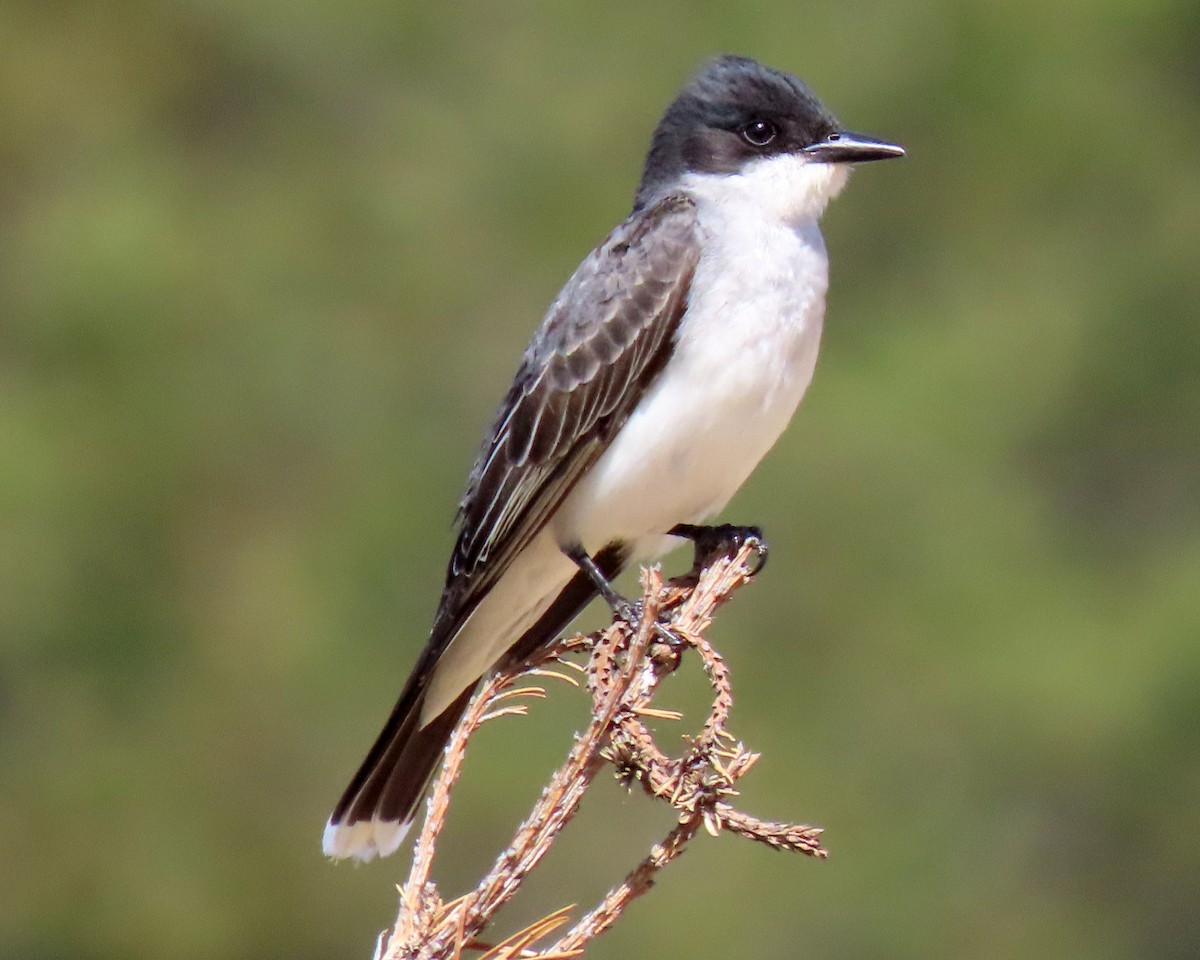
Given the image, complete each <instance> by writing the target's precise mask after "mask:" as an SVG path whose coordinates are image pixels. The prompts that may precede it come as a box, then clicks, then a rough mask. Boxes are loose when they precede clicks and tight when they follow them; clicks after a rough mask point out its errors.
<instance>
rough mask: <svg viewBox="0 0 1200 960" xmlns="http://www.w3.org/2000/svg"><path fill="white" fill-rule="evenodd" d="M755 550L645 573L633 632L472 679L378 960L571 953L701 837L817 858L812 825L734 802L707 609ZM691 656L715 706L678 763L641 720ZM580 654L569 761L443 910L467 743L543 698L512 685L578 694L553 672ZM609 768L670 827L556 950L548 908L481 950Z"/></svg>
mask: <svg viewBox="0 0 1200 960" xmlns="http://www.w3.org/2000/svg"><path fill="white" fill-rule="evenodd" d="M756 549H757V545H756V544H754V543H748V544H746V545H744V546H743V547H742V548H741V549H740V550H739V551H738V552H737V554H736V555H734V556H726V555H720V556H717V557H715V558H712V559H710V562H708V563H707V564H705V565H704V566H703V567H699V566H698V569H697V570H696V571H695V572H693V574H691V575H689V576H687V577H683V578H679V579H677V580H673V581H670V582H669V583H666V584H664V583H663V581H662V577H661V575H660V574H659V572H658V570H657V569H649V570H643V571H642V603H641V618H640V620H639V621H638V622H637V623H629V622H627V621H625V620H622V619H616V620H614V622H613V624H612V626H610V627H609V628H608V629H606V630H603V631H600V632H598V633H595V634H590V635H587V636H574V637H570V638H566V639H564V640H562V641H560V642H559V643H558V644H557V645H555V646H554V647H553V648H551V649H549V650H547V651H546V652H545V653H544V654H542V655H540V656H539V657H538V658H537V660H536V662H533V663H529V664H524V665H522V666H521V667H520V668H514V669H510V670H502V671H501V672H499V673H497V674H495V675H494V676H492V677H490V678H489V679H487V680H486V681H485V682H484V683H483V684H482V686H481V687H480V689H479V691H478V692H477V693H476V695H475V698H474V699H473V700H472V701H471V704H470V706H469V707H468V709H467V712H466V715H465V716H464V717H463V719H462V721H461V722H460V723H459V725H458V727H457V728H456V729H455V731H454V734H453V736H452V737H451V739H450V742H449V744H448V745H447V747H446V754H445V758H444V760H443V765H442V769H441V772H440V773H439V775H438V777H437V779H436V780H435V782H434V786H433V790H432V792H431V793H430V797H429V800H428V805H427V813H426V817H425V822H424V824H423V826H422V829H421V834H420V837H419V838H418V839H417V842H416V848H415V852H414V856H413V862H412V867H411V869H410V871H409V875H408V880H407V881H406V882H405V883H404V885H403V886H402V887H400V888H399V890H400V910H399V915H398V916H397V919H396V923H395V925H394V926H393V927H392V929H391V931H390V933H389V934H388V935H386V936H385V935H384V934H381V935H380V938H379V943H378V945H377V948H376V960H417V958H420V960H455V958H458V957H460V956H461V955H463V953H464V951H467V950H478V951H481V954H480V955H481V958H482V960H516V958H523V960H565V958H568V957H574V956H578V955H579V954H580V953H582V951H583V948H584V946H585V945H586V944H587V943H588V941H589V940H591V939H592V938H593V937H595V936H598V935H599V934H601V933H603V932H604V931H605V930H607V929H608V928H609V927H610V926H612V924H613V923H615V922H616V920H617V919H618V918H619V917H620V915H621V912H622V911H623V910H624V909H625V907H626V906H628V904H629V903H630V902H631V901H632V900H634V899H635V898H636V897H638V896H640V895H641V894H643V893H645V892H646V891H647V890H648V889H649V888H650V886H651V885H652V884H653V882H654V878H655V875H656V874H657V873H658V871H659V870H661V869H662V868H663V867H665V866H666V865H667V864H668V863H670V862H671V861H672V860H674V859H675V858H676V857H678V856H679V855H680V854H681V853H682V852H683V850H684V849H685V847H686V846H687V843H688V841H690V840H691V838H692V837H693V836H695V834H696V833H697V831H698V830H700V829H701V828H704V829H706V830H707V831H708V832H710V833H713V834H716V833H718V832H720V831H721V830H728V831H730V832H731V833H734V834H737V835H739V836H743V837H747V838H749V839H751V840H756V841H758V842H760V843H764V844H767V845H768V846H770V847H772V848H774V849H782V850H792V851H796V852H800V853H805V854H808V855H810V856H815V857H824V856H825V850H824V848H822V846H821V843H820V832H821V831H820V829H818V828H815V827H807V826H800V825H796V824H789V823H779V822H771V821H764V820H759V819H757V818H755V817H752V816H750V815H748V814H745V813H742V812H741V811H739V810H737V809H735V808H734V806H733V805H732V803H731V802H730V798H732V797H734V796H735V795H736V792H737V791H736V784H737V782H738V780H739V779H740V778H741V777H742V776H743V775H744V774H745V773H746V772H747V771H748V770H749V769H750V768H751V767H752V766H753V765H754V763H755V761H756V760H757V759H758V754H756V753H752V752H750V751H749V750H747V749H746V748H745V747H744V746H743V745H742V744H741V743H740V742H737V741H735V740H734V739H733V737H731V736H730V734H729V733H728V731H727V729H726V723H727V722H728V719H729V709H730V706H731V705H732V702H733V694H732V688H731V683H730V677H729V671H728V670H727V668H726V666H725V662H724V660H722V659H721V656H720V654H719V653H717V651H716V650H715V649H714V648H713V647H712V645H711V644H710V643H709V642H708V641H707V640H706V639H705V637H704V631H705V630H706V629H707V628H708V626H709V624H710V623H711V622H712V617H713V614H714V612H715V611H716V609H717V608H718V607H720V606H721V605H722V604H723V603H725V602H726V601H727V600H728V599H729V597H730V596H731V595H732V594H733V592H734V591H735V590H736V589H737V588H738V587H740V586H741V585H742V584H744V583H746V582H748V581H749V580H750V579H751V578H752V576H753V572H754V569H755V568H754V567H753V566H752V565H751V557H752V556H753V555H754V554H755V552H756ZM688 649H691V650H694V651H695V652H696V654H697V655H699V657H700V660H701V662H702V664H703V666H704V670H705V673H706V674H707V676H708V679H709V682H710V684H711V685H712V688H713V701H712V707H711V709H710V711H709V715H708V717H707V719H706V720H705V722H704V725H703V726H702V727H701V729H700V732H699V733H698V734H697V735H696V737H695V738H694V739H692V741H691V743H690V745H689V746H688V748H687V749H686V751H685V752H684V753H683V755H682V756H680V757H678V758H672V757H670V756H668V755H667V754H666V753H664V752H663V751H662V750H661V749H659V747H658V745H657V744H656V743H655V742H654V738H653V736H652V735H651V733H650V731H649V729H648V728H647V727H646V724H645V722H644V720H643V718H644V717H661V716H666V715H671V716H677V715H673V714H668V713H666V712H664V711H661V710H656V709H655V708H653V707H652V706H651V700H652V699H653V697H654V694H655V692H656V690H657V688H658V684H659V681H660V680H662V678H663V677H665V676H666V675H667V674H669V673H671V672H672V671H673V670H675V669H676V667H678V665H679V663H680V659H681V657H682V655H683V653H684V651H685V650H688ZM578 652H587V653H588V660H587V665H586V667H585V668H583V669H582V672H583V675H584V677H585V678H586V682H587V688H588V691H589V693H590V695H591V698H592V719H591V721H590V723H589V724H588V727H587V729H586V730H584V732H583V733H581V734H579V735H577V736H576V738H575V743H574V744H573V745H572V747H571V750H570V752H569V754H568V755H567V758H566V760H565V761H564V763H563V764H562V766H561V767H559V769H558V770H557V771H556V772H555V773H554V775H553V776H552V777H551V779H550V782H549V783H548V784H547V785H546V787H545V788H544V790H543V791H542V794H541V796H540V797H539V798H538V801H537V803H536V804H535V805H534V808H533V810H532V811H531V812H530V814H529V816H528V817H527V818H526V819H525V821H524V822H523V823H522V824H521V826H520V828H519V829H518V830H517V833H516V835H515V836H514V838H513V841H512V843H511V844H510V845H509V847H508V848H507V849H506V850H505V851H504V852H503V853H501V854H500V856H499V857H498V858H497V859H496V861H495V863H494V864H493V865H492V867H491V869H490V870H489V871H488V873H487V875H486V876H485V877H484V878H483V879H482V880H481V881H480V882H479V884H478V886H477V887H476V888H475V889H474V890H472V891H471V892H470V893H468V894H466V895H465V896H462V897H459V898H458V899H456V900H452V901H450V902H443V901H442V899H441V897H440V895H439V893H438V891H437V888H436V886H435V885H434V884H433V883H432V881H431V880H430V874H431V871H432V868H433V860H434V854H435V850H436V847H437V841H438V838H439V836H440V835H441V832H442V828H443V827H444V825H445V820H446V812H447V810H448V807H449V803H450V793H451V790H452V788H453V787H454V784H455V782H456V781H457V780H458V777H459V774H460V772H461V770H462V764H463V758H464V756H465V753H466V748H467V744H468V742H469V740H470V738H471V736H472V734H474V732H475V731H476V730H478V729H479V727H480V726H481V725H482V724H483V723H484V722H485V721H486V720H488V719H491V718H493V717H497V716H503V715H508V714H512V713H524V712H525V705H524V704H522V703H520V702H519V701H520V700H521V698H524V697H544V696H545V690H543V689H542V688H540V687H536V686H534V687H517V686H516V684H517V683H518V682H519V681H521V680H524V679H526V678H529V677H551V678H559V679H564V680H567V681H568V682H570V683H575V684H576V685H578V684H577V683H576V681H575V680H574V679H573V678H571V677H569V676H568V675H566V674H564V673H562V672H561V671H558V670H555V669H551V667H550V666H549V665H550V664H552V663H555V662H556V661H557V662H558V663H559V664H561V665H563V666H564V667H567V668H574V669H579V668H578V667H577V666H576V665H575V664H574V663H572V662H571V661H569V660H565V659H563V658H564V657H566V656H567V655H568V654H572V653H578ZM606 762H607V763H609V764H612V765H613V766H614V767H615V768H616V772H617V776H618V777H619V778H620V779H621V780H622V781H623V782H625V783H626V784H627V785H629V786H631V787H632V786H633V785H635V784H637V785H639V786H640V787H641V788H642V789H643V790H644V791H645V792H646V793H647V794H649V795H650V796H652V797H655V798H657V799H659V800H661V801H663V802H666V803H668V804H670V805H671V806H672V807H674V808H675V810H676V812H677V815H678V823H677V824H676V826H675V827H674V828H673V829H672V830H671V831H670V833H668V834H667V836H666V837H664V838H663V840H662V841H660V842H659V843H656V844H655V845H654V846H653V847H652V848H651V850H650V851H649V853H648V854H647V855H646V857H645V858H644V859H643V860H642V861H641V862H640V863H639V864H637V865H636V866H635V867H634V868H633V869H632V870H631V871H630V872H629V873H628V874H627V875H626V877H625V878H624V880H622V881H621V882H620V883H618V884H617V885H616V886H614V887H613V888H612V889H611V890H609V892H608V893H607V894H606V895H605V897H604V898H603V899H602V900H601V902H600V903H599V904H597V905H596V906H595V907H594V908H593V909H592V910H590V911H588V912H587V913H585V914H584V915H583V916H582V917H581V918H580V919H579V920H578V921H576V922H575V924H574V925H573V926H572V927H571V928H570V929H569V930H567V931H566V932H565V933H562V934H560V935H559V936H558V938H557V939H556V940H554V941H553V942H550V943H547V942H546V941H547V940H548V938H549V937H550V936H551V935H552V934H555V933H557V932H558V931H560V930H561V928H562V927H563V926H565V925H566V924H567V923H568V922H569V920H570V914H571V912H572V909H573V908H572V907H564V908H562V909H561V910H558V911H555V912H554V913H552V914H550V915H549V916H547V917H545V918H543V919H542V920H539V921H538V922H537V923H535V924H532V925H530V926H529V927H527V928H525V929H524V930H521V931H518V932H517V933H515V934H513V935H512V936H510V937H508V938H507V939H505V940H503V941H502V942H499V943H496V944H491V945H488V944H485V943H483V942H482V941H481V940H480V937H481V936H482V935H483V933H484V930H485V929H486V928H487V926H488V925H489V924H490V922H491V921H492V919H493V917H494V916H495V915H496V912H497V911H498V910H499V909H500V908H501V907H502V906H503V905H504V904H505V903H507V902H508V901H509V900H511V899H512V897H513V896H514V895H515V894H516V892H517V890H518V889H519V887H520V886H521V883H522V882H523V880H524V879H525V877H526V876H527V875H528V873H529V871H530V870H532V869H533V868H534V867H535V866H536V865H537V864H538V862H539V861H540V860H541V859H542V857H544V856H545V855H546V853H547V852H548V851H549V849H550V847H551V845H552V844H553V842H554V840H555V839H556V838H557V837H558V835H559V833H560V832H561V831H562V829H563V827H565V826H566V825H567V823H568V822H569V821H570V820H571V818H572V817H574V816H575V813H576V812H577V811H578V809H579V804H580V802H581V801H582V799H583V795H584V793H585V792H586V791H587V789H588V787H589V786H590V785H591V783H592V781H593V780H594V779H595V777H596V774H597V773H598V772H599V771H600V769H601V768H602V767H603V766H604V764H605V763H606Z"/></svg>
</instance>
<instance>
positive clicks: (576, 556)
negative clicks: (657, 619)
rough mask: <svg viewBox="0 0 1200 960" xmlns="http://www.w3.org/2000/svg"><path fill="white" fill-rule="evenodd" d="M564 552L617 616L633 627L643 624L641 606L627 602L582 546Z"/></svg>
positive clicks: (631, 601)
mask: <svg viewBox="0 0 1200 960" xmlns="http://www.w3.org/2000/svg"><path fill="white" fill-rule="evenodd" d="M563 552H564V553H566V555H567V556H568V557H570V558H571V560H572V561H573V562H574V564H575V566H577V567H579V569H580V570H582V571H583V572H584V573H586V574H587V575H588V578H589V579H590V580H591V581H592V583H594V584H595V585H596V589H597V590H598V591H599V592H600V596H602V597H603V598H604V600H605V602H606V603H607V604H608V605H609V607H610V608H611V609H612V612H613V613H614V614H615V615H616V616H618V617H620V618H621V619H622V620H624V621H625V622H626V623H628V624H630V625H631V626H633V627H636V626H637V625H638V623H640V622H641V619H642V611H641V604H639V603H636V602H634V601H633V600H627V599H625V598H624V597H623V596H621V595H620V594H619V593H617V591H616V589H615V588H614V587H613V585H612V583H611V582H610V581H609V579H608V577H606V576H605V575H604V571H603V570H601V569H600V567H599V565H598V564H597V563H596V561H595V560H593V559H592V556H591V554H589V553H588V552H587V551H586V550H584V549H583V546H582V545H581V544H576V545H575V546H573V547H570V548H568V549H566V550H564V551H563Z"/></svg>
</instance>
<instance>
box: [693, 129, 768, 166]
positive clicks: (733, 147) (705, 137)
mask: <svg viewBox="0 0 1200 960" xmlns="http://www.w3.org/2000/svg"><path fill="white" fill-rule="evenodd" d="M685 153H686V156H685V158H684V159H685V162H686V164H687V166H688V168H689V169H692V170H699V171H702V172H704V173H734V172H736V171H737V170H738V168H739V167H741V165H742V164H743V163H744V162H745V161H746V160H747V159H749V158H750V157H752V156H757V155H758V151H756V150H754V149H753V148H752V147H750V145H749V144H747V143H746V142H745V141H744V140H742V138H741V137H740V136H738V135H737V134H736V133H733V132H731V131H728V130H713V129H711V128H709V129H707V130H702V131H700V132H698V133H697V135H696V136H694V137H693V138H692V139H691V140H690V141H689V142H688V144H687V148H686V150H685Z"/></svg>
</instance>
